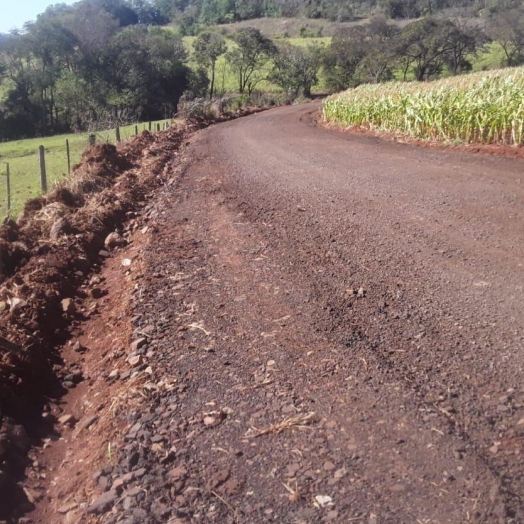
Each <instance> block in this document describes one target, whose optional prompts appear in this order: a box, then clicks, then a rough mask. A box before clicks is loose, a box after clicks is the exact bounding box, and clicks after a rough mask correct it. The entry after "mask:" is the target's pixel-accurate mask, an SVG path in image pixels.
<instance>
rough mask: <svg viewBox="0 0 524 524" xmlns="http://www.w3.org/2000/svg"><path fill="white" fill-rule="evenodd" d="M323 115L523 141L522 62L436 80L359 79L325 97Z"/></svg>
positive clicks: (445, 134) (409, 130)
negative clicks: (358, 83)
mask: <svg viewBox="0 0 524 524" xmlns="http://www.w3.org/2000/svg"><path fill="white" fill-rule="evenodd" d="M323 114H324V118H325V119H326V120H327V121H329V122H332V123H335V124H338V125H341V126H356V127H364V128H368V129H375V130H381V131H387V132H394V133H402V134H405V135H408V136H412V137H417V138H423V139H431V140H440V141H453V142H459V143H460V142H466V143H483V144H504V145H522V144H523V143H524V67H519V68H513V69H501V70H495V71H489V72H482V73H472V74H469V75H464V76H458V77H453V78H446V79H442V80H437V81H435V82H426V83H417V82H406V83H400V82H388V83H386V84H379V85H363V86H360V87H358V88H356V89H352V90H348V91H345V92H343V93H340V94H338V95H334V96H331V97H329V98H328V99H326V100H325V101H324V103H323Z"/></svg>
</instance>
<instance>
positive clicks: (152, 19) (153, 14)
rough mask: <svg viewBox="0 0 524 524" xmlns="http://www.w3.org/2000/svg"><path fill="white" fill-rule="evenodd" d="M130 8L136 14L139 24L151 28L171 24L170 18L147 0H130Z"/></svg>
mask: <svg viewBox="0 0 524 524" xmlns="http://www.w3.org/2000/svg"><path fill="white" fill-rule="evenodd" d="M130 6H131V8H132V9H133V11H134V12H135V14H136V17H137V23H138V24H141V25H149V26H151V25H165V24H167V23H168V22H169V17H167V16H165V15H164V14H163V13H162V11H161V10H160V8H158V7H157V6H155V5H153V4H151V3H150V2H148V1H147V0H130Z"/></svg>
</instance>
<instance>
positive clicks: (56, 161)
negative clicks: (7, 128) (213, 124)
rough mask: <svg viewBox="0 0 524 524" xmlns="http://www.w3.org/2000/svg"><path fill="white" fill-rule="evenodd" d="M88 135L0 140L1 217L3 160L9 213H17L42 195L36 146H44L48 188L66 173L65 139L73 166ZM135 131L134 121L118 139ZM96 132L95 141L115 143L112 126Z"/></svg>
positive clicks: (0, 207) (2, 212)
mask: <svg viewBox="0 0 524 524" xmlns="http://www.w3.org/2000/svg"><path fill="white" fill-rule="evenodd" d="M164 122H165V120H161V121H159V122H154V123H153V129H156V124H157V123H159V124H162V123H164ZM147 127H148V124H147V123H142V124H138V131H139V132H142V131H143V130H144V129H147ZM89 134H90V133H75V134H70V135H58V136H53V137H47V138H31V139H26V140H14V141H11V142H0V218H1V217H4V216H6V215H7V214H8V212H7V177H6V163H9V171H10V180H11V214H12V215H13V216H17V215H18V214H19V213H20V211H21V210H22V208H23V206H24V203H25V202H26V200H28V199H29V198H34V197H37V196H39V195H40V194H41V189H40V164H39V160H38V148H39V146H44V148H45V152H46V155H45V159H46V173H47V187H48V190H51V189H52V188H53V186H54V185H55V184H56V183H58V182H60V181H61V180H63V178H64V177H65V176H66V174H67V154H66V140H69V150H70V156H71V167H73V166H74V165H75V164H76V163H78V161H79V160H80V157H81V156H82V153H83V152H84V150H85V149H86V148H87V146H88V143H89ZM134 134H135V124H131V125H128V126H125V127H121V128H120V137H121V140H125V139H127V138H129V137H131V136H134ZM95 135H96V140H97V142H110V143H114V142H116V135H115V130H114V129H113V130H109V131H98V132H96V133H95Z"/></svg>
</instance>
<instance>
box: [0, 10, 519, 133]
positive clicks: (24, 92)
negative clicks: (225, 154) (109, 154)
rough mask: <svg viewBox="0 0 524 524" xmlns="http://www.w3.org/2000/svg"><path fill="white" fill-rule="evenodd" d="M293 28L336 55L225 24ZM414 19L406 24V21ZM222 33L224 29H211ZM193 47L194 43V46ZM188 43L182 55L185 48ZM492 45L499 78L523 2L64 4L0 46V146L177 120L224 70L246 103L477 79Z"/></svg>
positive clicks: (514, 46)
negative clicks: (268, 20) (257, 22)
mask: <svg viewBox="0 0 524 524" xmlns="http://www.w3.org/2000/svg"><path fill="white" fill-rule="evenodd" d="M271 16H293V17H310V18H326V19H329V20H333V21H347V20H356V19H358V20H360V22H359V23H358V24H355V25H352V26H344V27H339V28H338V29H337V30H336V31H335V33H334V35H333V38H332V39H331V40H330V41H329V43H328V45H320V44H319V43H318V42H316V41H315V40H314V39H312V40H311V42H310V43H308V41H307V39H304V40H305V42H304V43H305V45H300V46H299V45H293V44H291V43H289V42H288V41H287V40H286V38H279V39H273V40H271V39H270V38H269V37H267V36H265V35H263V34H262V33H261V32H260V31H259V30H257V29H254V28H249V27H242V28H240V29H237V30H234V31H230V32H225V31H223V30H221V28H220V25H219V24H221V23H226V22H232V21H240V20H245V19H251V18H255V17H271ZM403 17H406V18H408V19H409V20H405V21H404V23H402V24H400V23H398V19H399V18H403ZM217 24H218V25H217ZM188 35H193V36H192V39H191V43H190V45H188V44H187V38H188ZM184 38H186V41H184V40H183V39H184ZM489 42H497V43H498V45H499V46H500V49H501V50H502V51H503V60H502V63H501V64H500V65H501V66H515V65H519V64H521V63H523V62H524V8H523V7H522V5H521V2H511V1H510V2H507V1H501V2H491V3H489V4H488V3H487V2H470V1H468V2H466V1H465V0H456V1H453V0H437V1H431V0H378V1H377V2H374V1H373V0H369V1H367V2H359V1H358V0H352V1H348V0H346V1H342V0H335V1H330V2H328V1H326V0H312V1H309V2H305V1H300V0H264V1H258V0H249V1H246V0H198V1H194V0H153V1H152V2H147V1H146V0H116V1H115V0H81V1H79V2H77V3H75V4H73V5H71V6H67V5H65V4H56V5H53V6H51V7H49V8H48V9H47V10H46V11H45V12H44V13H42V14H41V15H39V16H38V17H37V19H36V20H35V21H33V22H28V23H27V24H26V25H25V26H24V27H23V28H21V29H20V30H17V31H12V32H11V33H9V34H0V141H4V140H11V139H18V138H27V137H35V136H48V135H53V134H57V133H64V132H70V131H83V130H88V129H101V128H104V126H105V127H108V126H112V125H114V124H125V123H129V122H136V121H140V120H156V119H161V118H169V117H171V116H173V115H174V114H175V113H176V112H177V110H178V105H179V101H180V99H181V97H183V99H182V100H190V99H192V98H196V97H205V96H209V97H213V95H216V94H223V93H220V92H219V89H218V87H217V82H216V78H215V77H216V66H217V63H218V61H219V60H222V61H225V63H226V64H227V67H228V68H229V71H230V72H231V75H232V76H233V77H234V79H235V82H236V88H235V91H236V93H237V95H239V96H240V97H242V100H243V101H246V100H248V99H249V97H250V96H252V95H253V94H254V93H255V92H256V91H257V90H258V89H259V88H260V86H262V85H264V82H266V83H267V82H271V85H273V86H275V87H276V90H278V93H274V94H275V96H276V97H280V98H279V99H278V100H275V102H278V103H283V102H289V101H292V100H293V99H294V98H296V97H297V96H306V97H307V96H309V95H310V94H311V91H312V88H313V87H314V86H315V85H317V84H318V82H319V78H320V77H322V84H323V86H324V88H325V90H327V91H329V92H335V91H340V90H342V89H346V88H348V87H354V86H357V85H359V84H362V83H378V82H383V81H387V80H391V79H393V78H396V79H401V80H413V79H414V80H418V81H425V80H429V79H434V78H438V77H440V76H443V75H444V76H450V75H458V74H462V73H465V72H468V71H470V70H471V66H472V64H471V62H472V57H474V56H475V53H477V52H478V51H479V49H481V48H482V47H483V46H485V45H486V44H487V43H489Z"/></svg>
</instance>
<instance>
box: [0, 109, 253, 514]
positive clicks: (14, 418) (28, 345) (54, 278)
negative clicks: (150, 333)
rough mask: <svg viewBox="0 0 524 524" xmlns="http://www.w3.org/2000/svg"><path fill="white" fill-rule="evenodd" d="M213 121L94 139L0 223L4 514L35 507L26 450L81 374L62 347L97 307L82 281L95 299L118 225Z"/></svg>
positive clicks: (0, 495) (0, 491)
mask: <svg viewBox="0 0 524 524" xmlns="http://www.w3.org/2000/svg"><path fill="white" fill-rule="evenodd" d="M240 114H244V113H239V114H235V115H228V116H224V117H222V118H221V119H220V120H227V119H230V118H234V117H236V116H240ZM209 123H210V122H203V121H198V122H193V123H190V124H186V125H183V126H179V127H172V128H171V129H169V130H168V131H166V132H164V133H159V134H151V133H148V132H147V131H145V132H144V133H143V134H142V135H140V136H139V137H137V138H135V139H133V140H131V141H128V142H126V143H124V144H121V145H119V146H118V147H115V146H113V145H110V144H97V145H95V146H94V147H91V148H89V149H87V150H86V151H85V153H84V154H83V156H82V159H81V161H80V163H79V164H78V165H76V166H75V167H74V169H73V173H72V175H71V176H70V177H69V178H68V179H67V180H66V181H64V182H63V183H62V184H61V185H59V186H58V187H57V188H56V189H55V190H53V191H52V192H51V193H50V194H48V195H46V196H45V197H41V198H36V199H33V200H30V201H28V202H27V203H26V205H25V209H24V212H23V213H22V215H21V216H20V217H19V218H18V220H16V221H15V220H12V219H10V220H6V221H4V224H3V225H2V226H0V500H1V501H2V503H1V504H0V519H6V518H9V516H10V515H13V512H14V513H16V514H22V513H23V512H24V511H27V510H29V509H30V508H31V506H32V504H31V501H30V500H28V496H27V492H26V491H24V489H23V487H22V485H21V484H19V481H20V479H21V478H22V477H23V475H24V470H25V468H26V466H27V464H28V458H27V453H28V451H29V449H30V448H31V447H32V446H34V445H37V444H38V442H39V439H41V438H42V437H43V436H44V435H47V434H49V430H50V429H51V428H52V427H53V426H54V425H55V424H56V423H57V420H56V417H54V416H53V415H52V414H51V413H50V412H49V407H48V404H49V402H50V399H51V401H52V399H58V398H60V397H62V396H63V395H65V394H66V393H67V391H68V387H74V385H75V383H77V382H78V381H81V380H82V373H81V370H79V369H69V368H68V367H66V366H64V362H63V360H62V358H61V355H60V354H59V352H58V350H57V348H59V347H60V346H61V345H63V344H64V343H65V342H66V341H67V340H68V339H69V337H70V331H69V328H70V326H71V324H72V323H78V322H81V321H83V320H85V319H87V318H89V317H90V316H92V315H93V314H96V308H95V309H91V310H89V311H86V310H85V309H83V308H82V307H81V306H80V307H79V300H81V299H82V298H83V296H84V295H86V291H85V290H81V289H80V286H81V285H82V284H83V283H86V282H89V281H90V280H89V279H90V278H91V284H93V285H91V286H88V287H89V291H87V293H90V294H92V295H93V297H94V298H97V297H96V295H97V294H99V293H100V292H101V291H100V289H99V288H98V287H97V286H96V284H95V282H96V278H95V279H94V280H93V278H92V275H93V274H94V273H96V272H97V271H98V270H99V268H100V265H101V263H102V262H103V261H104V260H105V259H106V257H108V256H109V253H110V251H111V250H112V249H113V248H115V247H117V246H123V245H125V244H126V242H127V241H126V238H125V237H124V236H122V235H121V234H120V233H119V230H120V229H121V226H122V224H123V223H125V222H126V221H129V220H130V219H132V218H133V216H134V215H135V214H136V212H137V210H138V209H140V208H141V207H143V205H144V203H145V201H146V198H147V196H148V194H149V192H150V191H151V189H152V188H154V187H157V186H159V185H162V184H163V182H164V178H165V176H164V175H165V173H166V170H167V169H168V167H169V164H170V162H173V161H174V160H175V159H176V155H177V151H178V150H179V148H180V145H181V144H182V143H183V142H184V140H185V139H186V138H187V137H188V136H189V135H190V134H191V133H192V132H194V131H195V130H197V129H199V128H202V127H206V126H207V125H208V124H209ZM211 123H212V122H211ZM86 297H87V295H86ZM86 297H84V298H86ZM46 412H47V413H46ZM42 414H44V416H42ZM30 498H31V497H29V499H30Z"/></svg>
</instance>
